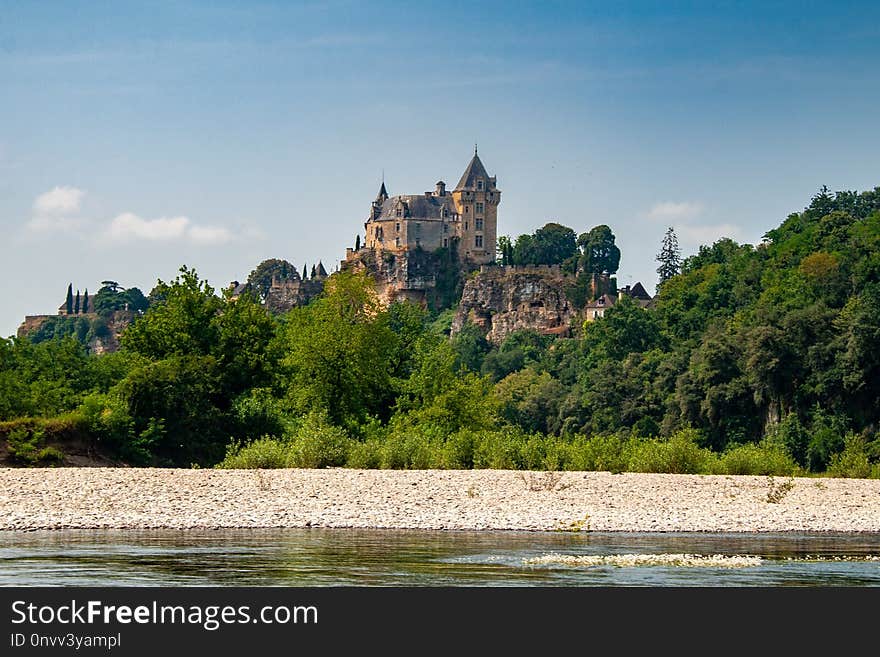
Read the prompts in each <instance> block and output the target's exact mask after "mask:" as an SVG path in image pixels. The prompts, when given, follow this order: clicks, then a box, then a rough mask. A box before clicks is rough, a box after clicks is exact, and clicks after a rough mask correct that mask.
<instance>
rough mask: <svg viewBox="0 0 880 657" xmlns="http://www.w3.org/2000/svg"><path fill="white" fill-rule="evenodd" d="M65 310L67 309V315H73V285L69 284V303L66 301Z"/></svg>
mask: <svg viewBox="0 0 880 657" xmlns="http://www.w3.org/2000/svg"><path fill="white" fill-rule="evenodd" d="M65 308H66V309H67V314H68V315H72V314H73V283H69V284H68V285H67V301H65Z"/></svg>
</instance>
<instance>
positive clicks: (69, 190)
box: [34, 186, 85, 216]
mask: <svg viewBox="0 0 880 657" xmlns="http://www.w3.org/2000/svg"><path fill="white" fill-rule="evenodd" d="M83 196H85V192H84V191H83V190H81V189H77V188H76V187H68V186H64V187H53V188H52V189H50V190H49V191H48V192H46V193H45V194H40V195H39V196H38V197H37V198H36V200H35V201H34V212H35V213H36V215H37V216H46V215H59V214H73V213H76V212H79V208H80V205H81V204H82V199H83Z"/></svg>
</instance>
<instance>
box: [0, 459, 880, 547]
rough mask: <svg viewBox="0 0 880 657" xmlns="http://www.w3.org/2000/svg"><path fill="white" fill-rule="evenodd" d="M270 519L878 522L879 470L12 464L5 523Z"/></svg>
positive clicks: (734, 525) (801, 526) (809, 526)
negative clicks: (868, 473) (847, 473)
mask: <svg viewBox="0 0 880 657" xmlns="http://www.w3.org/2000/svg"><path fill="white" fill-rule="evenodd" d="M258 527H337V528H338V527H360V528H397V529H440V530H465V529H471V530H473V529H476V530H481V529H505V530H560V529H561V530H570V531H578V530H580V531H645V532H658V531H662V532H709V531H711V532H777V531H778V532H785V531H803V532H880V480H876V479H873V480H865V479H830V478H821V479H819V478H816V479H813V478H793V479H790V478H778V477H777V478H770V477H757V476H727V475H670V474H638V473H623V474H611V473H607V472H565V473H534V472H514V471H509V470H351V469H327V470H198V469H194V470H183V469H179V470H175V469H152V468H144V469H136V468H39V469H38V468H33V469H31V468H0V530H36V529H104V528H106V529H110V528H115V529H158V528H168V529H219V528H258Z"/></svg>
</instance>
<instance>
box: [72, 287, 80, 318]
mask: <svg viewBox="0 0 880 657" xmlns="http://www.w3.org/2000/svg"><path fill="white" fill-rule="evenodd" d="M73 314H74V315H79V290H77V291H76V300H75V301H74V302H73Z"/></svg>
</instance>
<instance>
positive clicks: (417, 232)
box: [416, 223, 422, 235]
mask: <svg viewBox="0 0 880 657" xmlns="http://www.w3.org/2000/svg"><path fill="white" fill-rule="evenodd" d="M421 232H422V224H418V223H417V224H416V235H420V234H421Z"/></svg>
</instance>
